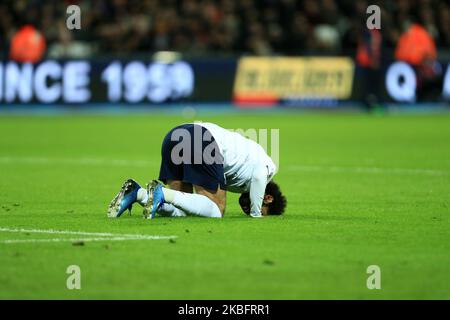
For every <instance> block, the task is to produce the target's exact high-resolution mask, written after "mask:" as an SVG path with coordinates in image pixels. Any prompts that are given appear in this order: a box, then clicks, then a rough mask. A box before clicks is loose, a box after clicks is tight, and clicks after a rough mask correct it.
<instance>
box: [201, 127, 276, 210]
mask: <svg viewBox="0 0 450 320" xmlns="http://www.w3.org/2000/svg"><path fill="white" fill-rule="evenodd" d="M195 124H198V125H200V126H202V127H204V128H206V129H207V130H208V131H209V132H210V133H211V134H212V136H213V137H214V139H215V141H216V142H217V146H218V148H219V150H220V153H221V154H222V156H223V169H224V174H225V183H226V186H227V191H230V192H236V193H244V192H249V194H250V202H251V207H250V215H251V216H252V217H260V216H261V206H262V202H263V199H264V193H265V190H266V185H267V183H268V182H269V181H270V180H272V178H273V176H274V175H275V173H276V172H277V167H276V165H275V163H274V162H273V161H272V159H271V158H270V157H269V156H268V155H267V153H266V151H265V150H264V148H263V147H261V146H260V145H259V144H258V143H256V142H255V141H253V140H251V139H248V138H246V137H244V136H242V135H240V134H239V133H237V132H233V131H229V130H226V129H224V128H222V127H219V126H218V125H216V124H214V123H210V122H198V123H197V122H196V123H195Z"/></svg>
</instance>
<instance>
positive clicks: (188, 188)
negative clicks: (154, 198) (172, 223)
mask: <svg viewBox="0 0 450 320" xmlns="http://www.w3.org/2000/svg"><path fill="white" fill-rule="evenodd" d="M167 186H168V187H169V189H171V190H176V191H181V192H185V193H192V192H193V187H192V184H190V183H186V182H183V181H181V180H167ZM157 213H158V214H159V215H161V216H164V217H185V216H186V212H184V211H183V210H181V209H179V208H177V207H175V206H174V205H173V204H171V203H164V204H162V205H161V206H160V207H159V208H158V210H157Z"/></svg>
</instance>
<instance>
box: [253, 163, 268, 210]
mask: <svg viewBox="0 0 450 320" xmlns="http://www.w3.org/2000/svg"><path fill="white" fill-rule="evenodd" d="M266 185H267V167H266V166H264V165H258V166H257V167H256V168H255V170H253V176H252V181H251V182H250V216H252V217H253V218H259V217H262V214H261V206H262V203H263V199H264V193H265V191H266Z"/></svg>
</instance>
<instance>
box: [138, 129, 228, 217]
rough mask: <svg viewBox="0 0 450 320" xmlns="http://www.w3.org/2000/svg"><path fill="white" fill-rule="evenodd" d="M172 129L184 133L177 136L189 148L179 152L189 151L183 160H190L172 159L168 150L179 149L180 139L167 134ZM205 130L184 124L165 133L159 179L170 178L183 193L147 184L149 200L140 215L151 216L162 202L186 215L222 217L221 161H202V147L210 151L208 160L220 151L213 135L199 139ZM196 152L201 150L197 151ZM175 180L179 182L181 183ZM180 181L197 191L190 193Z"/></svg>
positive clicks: (165, 179) (223, 202)
mask: <svg viewBox="0 0 450 320" xmlns="http://www.w3.org/2000/svg"><path fill="white" fill-rule="evenodd" d="M176 129H180V130H183V133H184V134H183V135H179V136H180V137H181V136H183V137H182V138H183V140H181V141H184V139H186V138H187V139H189V140H188V141H187V142H186V143H187V147H190V150H186V149H183V155H187V154H190V156H188V159H187V160H190V161H185V160H186V159H182V160H183V161H181V163H180V162H179V161H178V160H179V159H178V160H177V161H174V159H172V150H173V148H175V147H177V148H179V146H177V143H179V142H180V140H178V141H174V140H176V139H172V138H173V137H172V136H171V133H172V132H175V130H176ZM196 130H200V131H197V133H201V135H200V140H199V141H197V140H196V139H195V137H196V136H198V135H196V134H195V131H196ZM205 131H207V130H206V129H205V128H203V127H200V126H198V125H194V124H187V125H182V126H179V127H177V128H175V129H173V130H172V131H171V132H170V133H169V134H168V135H167V136H166V138H165V139H164V142H163V150H162V163H161V171H160V177H159V179H160V180H161V181H163V182H165V183H169V182H170V181H172V186H174V188H177V189H180V188H186V189H185V191H187V192H182V191H178V190H173V189H172V188H165V187H163V186H162V185H161V184H158V182H156V181H154V182H152V183H150V184H149V186H148V188H147V192H148V195H149V200H148V202H147V205H146V206H145V209H144V214H146V215H150V216H151V217H154V215H155V213H156V211H157V210H158V208H160V207H161V206H162V205H163V203H170V204H172V205H174V206H175V207H177V208H178V209H181V210H183V211H184V212H186V213H187V214H191V215H197V216H204V217H214V218H221V217H222V214H223V212H224V210H225V197H226V193H225V191H224V186H225V178H224V172H223V164H222V163H217V162H214V161H204V159H203V155H204V154H205V149H206V148H208V150H210V151H212V152H211V157H210V158H211V159H213V160H214V159H216V157H215V156H216V155H217V156H218V157H217V158H221V155H220V153H216V152H220V151H219V148H218V147H217V144H216V143H215V140H214V139H213V138H212V139H209V140H203V139H202V137H203V136H204V135H205V133H206V132H205ZM176 136H178V135H176ZM189 142H190V143H189ZM199 147H200V148H199ZM211 147H213V148H211ZM185 152H188V153H185ZM199 152H201V153H200V154H199ZM177 154H179V153H175V155H177ZM219 156H220V157H219ZM198 159H201V160H202V161H200V163H199V162H198V161H196V160H198ZM208 159H209V158H208ZM177 181H178V182H177ZM179 181H183V183H181V182H179ZM184 184H190V185H191V186H195V190H196V191H197V192H198V193H197V194H194V193H192V191H193V190H192V189H191V188H190V186H186V185H184ZM169 187H170V186H169ZM187 188H189V189H187Z"/></svg>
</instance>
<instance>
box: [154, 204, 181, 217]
mask: <svg viewBox="0 0 450 320" xmlns="http://www.w3.org/2000/svg"><path fill="white" fill-rule="evenodd" d="M157 212H158V214H159V215H161V216H164V217H186V213H185V212H184V211H183V210H181V209H178V208H177V207H175V206H174V205H173V204H170V203H164V204H163V205H162V206H161V207H159V209H158V211H157Z"/></svg>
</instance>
